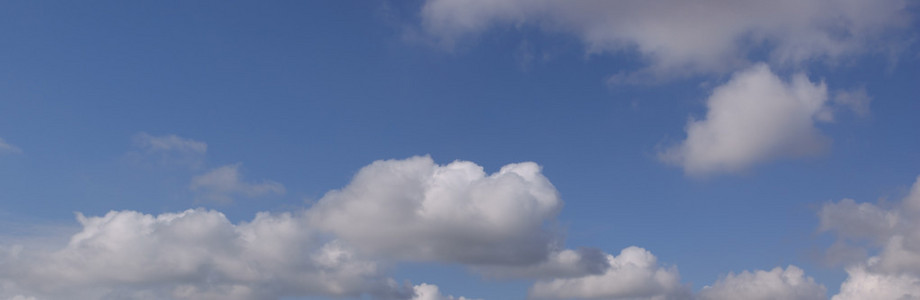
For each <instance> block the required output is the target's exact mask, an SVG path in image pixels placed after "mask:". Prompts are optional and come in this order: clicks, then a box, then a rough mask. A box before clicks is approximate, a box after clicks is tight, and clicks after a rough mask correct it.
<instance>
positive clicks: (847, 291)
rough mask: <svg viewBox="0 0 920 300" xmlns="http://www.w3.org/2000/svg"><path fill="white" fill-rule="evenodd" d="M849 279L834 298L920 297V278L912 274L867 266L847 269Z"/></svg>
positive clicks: (893, 299) (888, 299)
mask: <svg viewBox="0 0 920 300" xmlns="http://www.w3.org/2000/svg"><path fill="white" fill-rule="evenodd" d="M847 275H848V277H847V279H846V281H844V282H843V284H842V285H841V286H840V293H839V294H837V295H834V297H832V298H831V299H832V300H862V299H879V300H910V299H920V278H918V277H917V276H912V275H910V274H886V273H879V272H872V271H869V270H868V268H867V266H854V267H850V268H848V269H847Z"/></svg>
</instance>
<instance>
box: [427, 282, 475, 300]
mask: <svg viewBox="0 0 920 300" xmlns="http://www.w3.org/2000/svg"><path fill="white" fill-rule="evenodd" d="M413 289H414V291H415V297H412V300H482V299H470V298H466V297H454V296H450V295H448V296H445V295H442V294H441V291H440V290H439V289H438V286H436V285H433V284H427V283H422V284H419V285H416V286H415V287H413Z"/></svg>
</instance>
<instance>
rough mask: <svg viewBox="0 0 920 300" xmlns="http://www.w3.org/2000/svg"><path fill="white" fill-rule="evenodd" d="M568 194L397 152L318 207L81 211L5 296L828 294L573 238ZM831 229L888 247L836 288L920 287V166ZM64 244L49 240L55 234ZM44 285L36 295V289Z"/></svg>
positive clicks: (515, 173)
mask: <svg viewBox="0 0 920 300" xmlns="http://www.w3.org/2000/svg"><path fill="white" fill-rule="evenodd" d="M561 205H562V203H561V200H560V199H559V196H558V192H557V191H556V190H555V188H554V187H553V185H552V184H551V183H550V182H549V180H548V179H547V178H545V177H544V176H543V174H542V172H541V170H540V167H539V166H538V165H536V164H534V163H517V164H509V165H506V166H504V167H502V168H501V169H500V170H499V171H497V172H495V173H492V174H486V173H485V172H484V171H483V169H482V167H480V166H478V165H476V164H474V163H471V162H465V161H455V162H453V163H450V164H447V165H438V164H436V163H434V162H433V160H432V159H431V158H430V157H427V156H422V157H412V158H408V159H404V160H384V161H377V162H374V163H372V164H370V165H368V166H366V167H364V168H362V169H361V170H360V171H359V172H358V173H357V174H356V175H355V176H354V178H353V179H352V181H351V182H350V183H349V184H348V185H346V186H345V187H344V188H342V189H339V190H334V191H331V192H329V193H328V194H327V195H326V196H324V197H323V198H322V199H320V200H319V201H318V202H317V203H316V204H315V205H314V206H313V207H311V208H309V209H306V210H302V211H298V212H285V213H258V214H257V215H256V216H255V218H254V219H252V220H251V221H248V222H240V223H236V224H234V223H232V222H231V221H230V220H228V219H227V218H226V217H225V216H224V215H223V214H222V213H220V212H217V211H213V210H205V209H193V210H187V211H183V212H178V213H164V214H160V215H149V214H144V213H140V212H136V211H112V212H109V213H107V214H105V215H104V216H98V217H86V216H83V215H81V214H78V215H77V219H78V221H79V223H80V225H81V228H80V230H79V232H77V233H76V234H73V235H72V236H70V238H69V242H67V243H66V244H65V245H63V246H60V247H56V248H50V249H49V248H48V247H38V248H27V247H26V246H34V245H26V246H21V245H0V298H10V299H73V298H79V299H243V300H245V299H279V298H283V297H298V296H333V297H361V296H362V295H369V296H370V297H372V298H375V299H415V300H431V299H435V300H469V299H468V298H465V297H455V296H449V295H444V294H442V293H441V292H440V291H439V289H438V287H437V286H435V285H431V284H419V285H416V286H412V285H411V284H409V283H399V282H397V281H396V280H394V279H391V278H390V277H389V276H388V275H387V274H388V270H389V268H390V267H391V266H393V265H395V264H398V263H400V262H426V261H432V262H441V263H457V264H461V265H465V266H468V267H470V268H471V269H472V270H474V271H477V272H480V273H481V274H484V275H485V276H488V277H498V278H525V279H536V280H537V281H536V282H535V283H534V284H533V286H532V287H531V288H530V291H529V294H530V295H529V296H530V297H531V298H535V299H649V300H666V299H701V300H718V299H821V298H823V297H824V295H825V293H826V291H825V288H824V287H823V286H821V285H819V284H817V283H815V281H814V280H813V279H812V278H810V277H807V276H805V274H804V272H803V271H802V270H801V269H799V268H798V267H795V266H789V267H787V268H785V269H783V268H775V269H773V270H769V271H759V270H756V271H751V272H749V271H744V272H742V273H739V274H728V275H727V276H725V277H723V278H722V279H720V280H718V281H717V282H716V283H714V284H713V285H711V286H707V287H705V288H703V290H702V291H701V292H700V293H698V294H693V293H692V292H691V291H690V287H689V286H688V285H686V284H683V283H682V282H681V279H680V274H679V272H678V271H677V268H676V267H674V266H666V265H663V264H661V263H659V262H658V259H657V257H655V255H653V254H652V253H651V252H649V251H648V250H645V249H642V248H638V247H628V248H626V249H623V250H622V251H621V252H620V253H619V254H618V255H612V254H606V253H604V252H602V251H600V250H596V249H590V248H583V249H578V250H571V249H564V248H562V245H561V242H562V241H561V236H559V232H558V231H557V230H555V229H554V227H553V226H552V224H553V223H554V222H555V216H556V214H557V213H558V210H559V209H560V207H561ZM819 215H820V218H821V224H822V225H821V230H823V231H833V232H836V233H837V234H838V235H839V236H840V237H841V239H842V240H844V241H847V242H852V243H858V242H860V241H862V242H864V243H868V245H869V246H875V247H880V248H881V251H880V253H879V254H878V255H877V256H874V257H871V258H869V259H867V260H865V261H864V262H858V263H854V264H852V265H850V266H849V267H848V268H847V272H848V274H849V278H848V279H847V281H846V282H844V283H843V285H842V287H841V292H840V294H838V295H836V296H834V299H837V300H840V299H866V298H867V297H869V295H872V297H874V298H873V299H901V298H904V297H907V298H910V297H917V296H920V247H918V245H920V234H918V233H917V230H916V228H917V227H918V226H920V178H918V182H917V183H916V184H915V185H914V186H913V188H912V191H911V193H910V195H908V197H907V198H905V200H904V201H903V202H902V203H900V204H898V205H897V206H896V207H892V208H883V207H880V206H878V205H873V204H867V203H863V204H857V203H855V202H854V201H852V200H844V201H841V202H838V203H829V204H827V205H825V206H824V208H823V209H822V210H821V212H820V214H819ZM44 245H46V246H47V245H48V244H44ZM30 297H34V298H30Z"/></svg>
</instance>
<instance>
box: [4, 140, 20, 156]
mask: <svg viewBox="0 0 920 300" xmlns="http://www.w3.org/2000/svg"><path fill="white" fill-rule="evenodd" d="M19 153H22V149H19V147H16V146H13V145H10V144H9V143H7V142H6V141H5V140H3V138H0V154H19Z"/></svg>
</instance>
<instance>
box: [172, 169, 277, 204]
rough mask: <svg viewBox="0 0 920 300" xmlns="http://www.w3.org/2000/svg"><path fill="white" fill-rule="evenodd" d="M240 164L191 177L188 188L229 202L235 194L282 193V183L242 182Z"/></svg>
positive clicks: (249, 195)
mask: <svg viewBox="0 0 920 300" xmlns="http://www.w3.org/2000/svg"><path fill="white" fill-rule="evenodd" d="M242 177H243V175H242V174H240V164H233V165H226V166H223V167H219V168H216V169H214V170H211V171H210V172H208V173H205V174H203V175H199V176H195V177H194V178H192V183H191V185H190V186H189V188H190V189H191V190H192V191H195V192H199V193H201V195H202V197H204V198H205V199H207V200H211V201H216V202H224V203H226V202H231V201H233V198H234V197H236V196H245V197H258V196H264V195H270V194H284V192H285V189H284V185H282V184H280V183H277V182H274V181H270V180H263V181H262V182H258V183H249V182H244V181H243V179H242Z"/></svg>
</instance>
